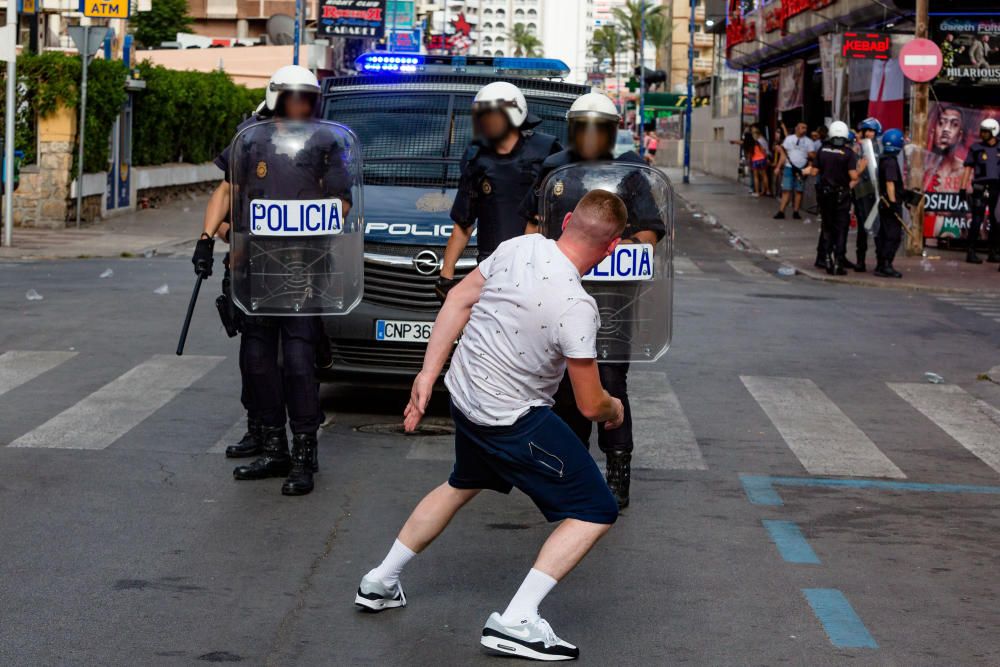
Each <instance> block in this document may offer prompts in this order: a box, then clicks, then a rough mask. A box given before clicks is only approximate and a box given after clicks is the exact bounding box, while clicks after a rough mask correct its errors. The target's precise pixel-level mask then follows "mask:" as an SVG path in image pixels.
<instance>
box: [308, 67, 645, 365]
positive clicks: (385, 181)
mask: <svg viewBox="0 0 1000 667" xmlns="http://www.w3.org/2000/svg"><path fill="white" fill-rule="evenodd" d="M356 66H357V70H358V74H357V75H355V76H345V77H333V78H327V79H324V80H323V109H322V114H323V118H325V119H327V120H332V121H336V122H338V123H343V124H344V125H347V126H348V127H350V128H351V129H352V130H354V132H355V133H356V134H357V135H358V137H359V138H360V140H361V144H362V146H363V151H364V185H365V190H364V197H365V202H364V206H365V221H364V224H365V285H364V299H363V301H362V302H361V304H359V305H358V307H357V308H355V309H354V311H353V312H351V313H350V314H349V315H345V316H340V317H332V318H328V319H327V320H326V330H327V334H328V335H329V337H330V342H331V347H332V352H333V374H332V377H333V378H334V379H336V380H338V381H342V380H350V379H354V378H355V377H364V378H365V379H366V380H367V381H369V382H370V381H372V380H376V381H377V380H379V379H382V380H384V381H388V382H393V381H400V380H407V381H408V379H409V378H411V377H412V376H413V375H414V374H415V373H416V372H417V371H419V370H420V367H421V365H422V364H423V356H424V349H425V347H426V344H427V339H428V338H429V337H430V332H431V328H432V324H433V322H434V318H435V317H436V316H437V312H438V310H439V308H440V304H439V302H438V300H437V297H436V296H435V294H434V283H435V282H436V281H437V278H438V273H439V271H440V269H441V263H442V260H443V257H444V247H445V245H446V244H447V242H448V237H449V236H450V235H451V228H452V222H451V218H450V217H449V213H450V211H451V205H452V202H453V201H454V199H455V193H456V189H457V187H458V180H459V164H460V162H461V159H462V155H463V153H464V152H465V149H466V146H467V145H468V143H469V141H470V140H471V139H472V115H471V109H472V99H473V97H475V94H476V92H477V91H478V90H479V89H480V88H482V87H483V86H484V85H486V84H488V83H491V82H493V81H497V80H504V81H510V82H511V83H513V84H515V85H516V86H518V87H519V88H520V89H521V90H522V91H523V92H524V95H525V97H526V98H527V101H528V110H529V111H530V112H531V113H532V114H534V115H536V116H538V117H539V118H541V121H542V122H541V124H540V125H539V126H538V127H537V128H536V129H537V130H538V131H540V132H545V133H547V134H551V135H554V136H556V137H558V138H559V141H560V142H561V143H563V144H564V145H565V142H566V111H567V110H568V109H569V107H570V105H571V104H572V103H573V100H575V99H576V98H577V97H579V96H580V95H582V94H584V93H587V92H590V89H589V88H588V87H586V86H579V85H574V84H569V83H565V82H563V81H561V79H562V78H564V77H565V76H566V75H567V74H569V69H568V68H567V67H566V65H565V64H564V63H562V62H561V61H559V60H553V59H548V58H501V57H496V58H489V57H472V56H468V57H462V56H432V55H419V54H403V53H385V52H375V53H366V54H364V55H362V56H361V57H359V58H358V60H357V62H356ZM475 240H476V237H475V234H474V235H473V237H472V240H471V242H470V244H469V247H468V248H467V249H466V251H465V253H464V255H463V256H462V258H461V259H460V260H459V263H458V266H457V268H456V272H455V277H456V278H461V277H462V276H464V275H465V274H467V273H468V272H469V271H470V270H471V269H473V268H474V267H475V265H476V261H475V257H476V248H475ZM639 259H640V260H641V258H639ZM637 261H638V260H637ZM612 268H614V267H612Z"/></svg>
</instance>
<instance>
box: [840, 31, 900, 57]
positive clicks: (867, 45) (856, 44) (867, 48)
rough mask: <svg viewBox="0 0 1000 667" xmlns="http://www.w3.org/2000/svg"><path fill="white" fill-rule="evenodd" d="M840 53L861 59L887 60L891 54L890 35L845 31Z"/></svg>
mask: <svg viewBox="0 0 1000 667" xmlns="http://www.w3.org/2000/svg"><path fill="white" fill-rule="evenodd" d="M841 55H843V56H844V57H845V58H859V59H862V60H872V59H874V60H888V59H889V58H890V57H891V56H892V37H891V36H890V35H886V34H884V33H881V32H845V33H844V47H843V49H842V50H841Z"/></svg>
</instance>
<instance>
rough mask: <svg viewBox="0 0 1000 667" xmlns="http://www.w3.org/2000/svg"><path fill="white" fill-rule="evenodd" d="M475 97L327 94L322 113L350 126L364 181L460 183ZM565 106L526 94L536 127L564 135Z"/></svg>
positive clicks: (561, 137)
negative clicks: (361, 159) (361, 160)
mask: <svg viewBox="0 0 1000 667" xmlns="http://www.w3.org/2000/svg"><path fill="white" fill-rule="evenodd" d="M472 97H473V96H472V95H471V94H468V93H449V92H428V93H422V92H411V91H406V92H400V91H398V90H396V91H391V90H386V91H372V92H370V93H368V92H366V93H360V94H359V93H351V94H346V95H331V96H328V97H327V98H326V100H325V104H324V113H323V115H324V117H325V118H326V120H332V121H335V122H338V123H342V124H344V125H347V126H348V127H350V128H351V129H352V130H354V132H355V133H356V134H357V135H358V138H359V139H360V140H361V145H362V148H363V154H364V179H365V185H405V186H414V187H432V188H454V187H458V178H459V165H460V163H461V159H462V154H463V153H464V152H465V148H466V146H467V145H468V143H469V141H470V140H471V139H472V116H471V108H472ZM566 108H567V107H566V105H565V104H557V103H553V102H552V101H551V100H541V99H538V98H532V97H528V109H529V110H531V112H532V113H533V114H535V115H536V116H539V117H540V118H541V119H542V123H541V125H539V126H538V127H537V128H536V130H537V131H540V132H545V133H547V134H552V135H555V136H556V137H558V138H559V141H560V142H564V141H565V139H566V136H565V135H566V121H565V117H566V116H565V114H566Z"/></svg>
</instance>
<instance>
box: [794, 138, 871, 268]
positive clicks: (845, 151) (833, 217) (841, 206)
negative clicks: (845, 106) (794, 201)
mask: <svg viewBox="0 0 1000 667" xmlns="http://www.w3.org/2000/svg"><path fill="white" fill-rule="evenodd" d="M847 137H848V129H847V124H846V123H844V122H843V121H839V120H836V121H834V122H832V123H830V133H829V138H828V139H827V141H826V142H824V143H823V146H822V147H821V148H820V149H819V150H818V151H817V152H816V160H815V164H814V165H813V166H810V167H807V168H806V169H805V170H803V173H805V174H806V175H807V176H817V177H818V178H817V180H816V199H817V202H818V203H819V208H820V215H822V218H823V230H822V233H823V247H824V249H825V251H826V257H825V258H824V259H825V263H826V272H827V273H829V274H830V275H834V274H836V275H838V276H844V275H847V265H848V261H847V230H848V229H849V228H850V225H851V182H852V181H856V180H858V171H857V170H858V156H857V155H856V154H855V153H854V151H853V150H851V148H850V146H848V145H847Z"/></svg>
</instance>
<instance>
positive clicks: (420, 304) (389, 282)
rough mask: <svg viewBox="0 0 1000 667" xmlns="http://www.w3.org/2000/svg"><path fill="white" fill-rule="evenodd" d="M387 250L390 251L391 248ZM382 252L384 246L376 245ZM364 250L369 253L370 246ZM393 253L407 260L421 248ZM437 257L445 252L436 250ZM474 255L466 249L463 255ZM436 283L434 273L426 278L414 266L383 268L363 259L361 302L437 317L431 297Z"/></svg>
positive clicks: (457, 273) (460, 272)
mask: <svg viewBox="0 0 1000 667" xmlns="http://www.w3.org/2000/svg"><path fill="white" fill-rule="evenodd" d="M389 247H390V248H391V246H389ZM384 248H385V246H382V245H381V244H379V250H383V249H384ZM366 249H367V250H369V252H371V251H372V244H368V245H366ZM393 250H394V252H393V253H392V254H393V255H395V256H397V257H400V258H407V257H413V256H414V255H416V254H417V253H418V252H420V250H421V248H419V247H412V246H407V247H402V248H400V247H396V248H393ZM401 253H405V254H401ZM437 253H438V256H441V255H443V254H444V249H443V248H439V249H437ZM385 254H388V253H385ZM474 255H475V248H468V249H466V252H465V254H464V256H465V257H471V256H474ZM469 271H470V269H469V268H458V269H456V270H455V277H456V278H459V279H461V278H464V277H465V276H466V274H467V273H469ZM437 279H438V274H437V273H434V274H433V275H429V276H425V275H423V274H421V273H418V272H417V270H416V269H415V268H414V266H413V264H411V263H409V262H400V263H394V264H386V263H384V262H380V261H377V260H374V259H370V258H366V259H365V295H364V300H365V301H366V302H367V303H372V304H376V305H379V306H388V307H390V308H403V309H405V310H413V311H418V312H423V313H436V312H437V311H438V310H439V309H440V308H441V303H440V302H439V301H438V298H437V296H436V295H435V294H434V283H436V282H437Z"/></svg>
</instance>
